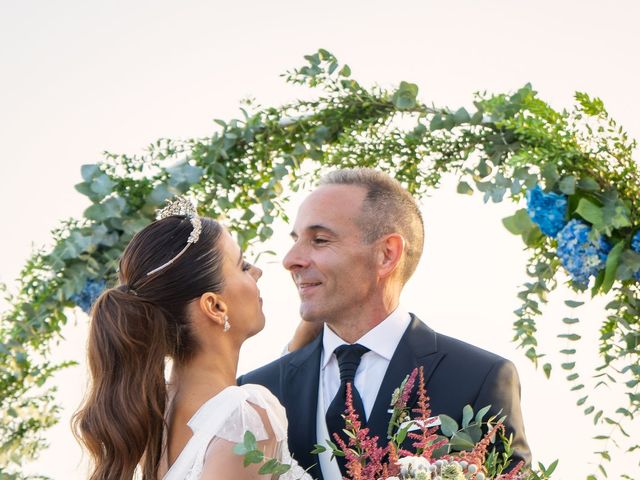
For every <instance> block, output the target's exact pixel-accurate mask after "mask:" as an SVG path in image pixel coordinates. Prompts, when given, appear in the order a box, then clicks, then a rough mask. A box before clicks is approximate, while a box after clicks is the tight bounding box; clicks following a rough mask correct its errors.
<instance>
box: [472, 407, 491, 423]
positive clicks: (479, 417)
mask: <svg viewBox="0 0 640 480" xmlns="http://www.w3.org/2000/svg"><path fill="white" fill-rule="evenodd" d="M490 409H491V405H487V406H486V407H483V408H481V409H480V410H478V413H476V419H475V421H476V423H482V420H483V419H484V416H485V415H486V414H487V412H488V411H489V410H490Z"/></svg>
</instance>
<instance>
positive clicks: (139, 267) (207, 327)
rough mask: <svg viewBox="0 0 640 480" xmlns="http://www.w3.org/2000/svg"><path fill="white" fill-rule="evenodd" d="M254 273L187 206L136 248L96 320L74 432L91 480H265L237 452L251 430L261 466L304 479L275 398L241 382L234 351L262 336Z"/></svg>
mask: <svg viewBox="0 0 640 480" xmlns="http://www.w3.org/2000/svg"><path fill="white" fill-rule="evenodd" d="M261 275H262V271H261V270H260V269H259V268H257V267H255V266H254V265H251V264H250V263H248V262H246V261H245V260H244V259H243V256H242V252H241V250H240V248H239V247H238V245H237V244H236V243H235V242H234V241H233V239H232V238H231V236H230V234H229V233H228V232H227V231H226V230H225V229H224V228H223V227H222V226H221V225H220V224H219V223H217V222H216V221H214V220H211V219H208V218H200V217H198V216H197V215H196V213H195V209H194V208H193V206H192V205H191V204H190V203H189V202H188V201H187V200H184V199H179V200H177V201H176V202H174V203H172V204H170V205H169V206H168V207H166V208H165V209H163V210H162V211H161V212H160V214H159V220H157V221H156V222H154V223H152V224H151V225H149V226H147V227H146V228H144V229H143V230H142V231H140V232H139V233H138V234H137V235H136V236H135V237H134V238H133V239H132V240H131V242H130V243H129V245H128V246H127V248H126V250H125V251H124V253H123V255H122V258H121V259H120V267H119V279H120V285H119V286H117V287H115V288H111V289H109V290H107V291H105V292H104V293H103V294H102V295H101V296H100V298H99V299H98V300H97V302H96V303H95V305H94V307H93V310H92V313H91V327H90V332H89V343H88V356H89V367H90V372H91V380H92V381H91V385H90V389H89V392H88V393H87V396H86V398H85V401H84V403H83V405H82V408H81V409H80V410H79V411H78V412H77V413H76V415H75V418H74V426H75V431H76V433H77V436H78V437H79V439H80V441H81V442H82V443H83V444H84V446H85V447H86V448H87V450H88V451H89V453H90V455H91V457H92V460H93V466H92V472H91V475H90V478H91V479H92V480H105V479H132V478H134V475H135V476H136V477H138V476H141V477H142V478H143V479H145V480H147V479H149V480H152V479H153V480H156V479H164V480H177V479H203V480H205V479H206V480H216V479H231V478H233V479H242V480H245V479H246V480H249V479H266V478H270V476H269V475H260V474H259V473H258V469H259V465H255V464H254V465H251V466H249V467H246V468H245V467H244V466H243V458H242V457H241V456H238V455H236V454H234V453H233V446H234V445H235V443H238V442H241V441H242V439H243V436H244V433H245V431H247V430H250V431H251V432H253V433H254V435H255V436H256V439H257V440H258V448H259V449H260V450H262V451H263V452H264V454H265V456H266V457H271V458H276V459H277V460H279V461H280V462H283V463H289V464H292V468H291V469H290V470H289V471H288V472H287V473H285V474H284V475H282V476H281V477H280V478H282V479H304V480H309V479H310V478H311V477H310V476H309V475H308V474H306V473H305V472H304V470H303V469H302V468H301V467H300V466H298V465H297V463H296V462H295V460H292V459H291V456H290V454H289V450H288V447H287V419H286V416H285V412H284V408H283V407H282V406H281V405H280V403H279V402H278V400H277V399H276V398H275V397H274V396H273V395H272V394H271V393H270V392H269V391H268V390H267V389H265V388H264V387H262V386H258V385H244V386H237V385H236V369H237V365H238V356H239V352H240V347H241V346H242V343H243V342H244V341H245V340H246V339H247V338H249V337H251V336H252V335H255V334H256V333H258V332H259V331H260V330H262V328H263V327H264V322H265V319H264V314H263V312H262V299H261V298H260V292H259V290H258V287H257V280H258V279H259V278H260V276H261ZM299 341H301V340H300V339H299V338H294V342H299ZM167 358H170V359H171V360H172V371H171V375H170V379H169V381H168V382H167V381H166V380H165V360H166V359H167Z"/></svg>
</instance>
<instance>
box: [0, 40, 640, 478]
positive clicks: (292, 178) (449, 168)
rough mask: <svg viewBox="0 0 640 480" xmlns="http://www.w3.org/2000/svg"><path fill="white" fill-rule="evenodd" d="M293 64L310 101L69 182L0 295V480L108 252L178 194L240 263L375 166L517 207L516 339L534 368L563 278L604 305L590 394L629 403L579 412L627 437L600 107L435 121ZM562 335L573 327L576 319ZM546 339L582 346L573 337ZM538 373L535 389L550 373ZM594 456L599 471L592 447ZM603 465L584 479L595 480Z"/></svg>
mask: <svg viewBox="0 0 640 480" xmlns="http://www.w3.org/2000/svg"><path fill="white" fill-rule="evenodd" d="M305 59H306V62H307V63H306V64H305V65H304V66H303V67H301V68H299V69H296V70H293V71H290V72H287V73H286V74H285V78H286V81H287V82H289V83H292V84H300V85H304V86H307V87H311V88H319V89H320V92H321V93H320V95H319V96H318V98H317V99H315V100H310V101H296V102H293V103H291V104H288V105H284V106H281V107H279V108H260V107H256V106H254V105H252V104H251V103H249V102H248V103H247V106H248V110H250V112H248V111H247V110H245V109H241V110H242V113H243V118H242V119H239V120H231V121H229V122H226V121H222V120H216V122H217V123H218V124H219V126H220V129H219V130H218V131H217V132H215V133H214V134H213V135H212V136H211V137H208V138H199V139H190V140H187V141H180V142H178V141H173V140H167V139H163V140H159V141H158V142H156V143H155V144H153V145H151V146H150V147H149V148H148V150H147V151H146V153H145V154H143V155H140V156H127V155H112V154H106V158H105V159H104V160H103V161H102V162H100V163H98V164H94V165H84V166H83V167H82V170H81V173H82V179H83V181H82V182H81V183H79V184H78V185H76V189H77V190H78V191H79V192H80V193H82V194H83V195H86V196H87V197H88V198H89V199H90V200H91V202H92V205H91V206H90V207H89V208H87V209H86V210H85V212H84V217H83V218H82V219H79V220H68V221H66V222H63V223H62V224H61V226H60V227H59V228H58V229H57V230H55V231H54V232H53V237H54V240H55V246H54V247H53V248H52V249H51V250H50V251H37V252H35V253H34V254H33V256H32V257H31V258H30V259H29V261H28V262H27V263H26V265H25V267H24V268H23V270H22V272H21V274H20V278H19V280H18V287H19V288H18V291H17V293H15V294H9V293H6V296H7V299H8V301H9V303H10V309H9V310H8V311H6V312H4V313H3V314H2V324H1V326H0V399H1V402H0V404H1V406H0V476H1V477H3V478H21V477H22V475H21V474H20V467H21V465H22V464H23V462H24V461H25V460H28V459H32V458H34V457H35V456H36V455H37V453H38V451H39V450H40V449H42V448H44V446H45V445H44V443H43V440H42V433H43V430H44V429H46V428H48V427H50V426H51V425H53V424H54V423H55V422H56V421H57V415H58V413H59V411H58V407H57V406H56V404H55V402H54V399H55V388H53V387H51V386H50V384H49V383H50V382H49V381H50V379H51V377H52V376H53V375H54V374H55V372H56V371H58V370H60V369H62V368H65V367H68V366H69V365H70V363H69V362H64V363H55V362H52V361H51V360H50V359H49V358H48V354H49V351H50V350H49V349H50V345H51V344H52V342H54V341H57V340H59V338H60V331H61V328H62V326H63V325H64V324H65V323H66V321H67V313H68V309H69V308H73V307H75V306H76V305H77V306H81V307H82V308H83V309H84V310H88V309H89V307H90V305H91V302H92V301H93V300H94V299H95V297H96V296H97V295H98V294H99V293H100V291H102V290H103V289H104V288H105V286H106V285H112V284H114V282H115V281H116V267H117V260H118V258H119V257H120V254H121V252H122V251H123V248H124V246H125V245H126V244H127V242H128V241H129V240H130V239H131V237H132V236H133V234H134V233H135V232H137V231H138V230H140V229H141V228H142V227H144V226H145V225H147V224H148V223H150V222H151V221H152V219H153V215H154V212H155V211H156V209H157V208H158V207H160V206H161V205H163V204H164V202H165V200H166V199H168V198H170V197H171V196H173V195H176V194H183V193H189V194H190V195H193V196H194V197H195V198H196V200H197V201H198V202H199V205H200V214H202V215H205V216H210V217H220V216H226V217H228V218H230V219H231V220H232V222H230V225H231V229H232V230H233V231H234V232H235V233H236V235H237V236H238V239H239V242H240V243H241V245H242V246H243V248H250V247H251V246H252V245H254V244H256V243H257V242H262V241H264V240H266V239H268V238H269V237H270V236H271V235H272V233H273V231H272V229H271V227H270V225H271V224H272V222H273V221H274V219H275V218H276V217H280V218H284V217H285V214H284V208H283V205H284V204H285V202H286V201H287V198H286V196H285V194H284V192H285V191H286V189H285V187H287V188H289V189H292V190H293V191H295V190H297V189H298V188H300V187H308V186H309V183H310V182H311V181H312V180H313V179H315V178H317V176H318V175H319V173H320V172H321V171H322V170H325V169H328V168H331V167H347V166H369V167H376V168H379V169H382V170H384V171H386V172H388V173H390V174H392V175H394V176H395V177H396V178H397V179H398V180H399V181H401V182H402V183H403V184H404V185H405V186H406V187H407V188H408V190H409V191H411V192H412V193H414V194H415V195H418V196H420V195H423V194H424V193H425V192H427V191H429V190H431V189H434V188H437V187H438V186H439V184H440V181H441V179H442V177H443V176H444V175H446V174H454V175H456V176H457V177H458V178H459V183H458V192H459V193H462V194H472V193H474V192H476V191H477V192H480V193H481V194H483V197H484V200H485V202H487V201H489V200H491V201H492V202H500V201H502V200H503V199H505V198H508V199H510V200H512V201H513V202H515V203H518V204H521V203H522V200H523V199H525V197H526V200H527V208H522V209H520V210H518V211H517V212H516V213H515V214H514V215H513V216H511V217H509V218H506V219H504V225H505V227H506V228H507V229H509V231H511V232H512V233H514V234H517V235H520V236H521V237H522V239H523V240H524V242H525V244H526V246H527V248H528V250H529V252H530V259H529V262H528V264H527V274H528V276H529V277H530V279H531V280H530V281H529V282H527V283H525V285H524V286H523V288H522V291H521V292H520V293H519V294H518V297H519V299H520V300H521V301H522V305H521V307H520V308H519V309H518V310H516V312H515V313H516V317H517V319H516V320H515V322H514V331H515V336H514V341H515V342H516V343H517V344H518V346H519V347H522V348H523V349H524V351H525V354H526V356H527V357H528V358H530V359H531V360H532V361H533V362H535V363H536V365H538V363H539V362H540V360H541V359H542V358H543V356H544V354H543V353H541V352H540V351H539V349H538V340H537V338H536V319H537V318H538V317H539V316H540V315H541V304H543V303H545V302H546V298H547V295H548V294H549V293H550V292H551V291H553V289H554V288H555V287H556V286H557V285H558V282H559V281H562V280H563V279H565V278H566V277H565V276H564V274H563V273H562V272H563V271H564V272H567V273H568V274H569V277H568V278H569V280H568V285H569V286H570V287H571V288H572V289H573V290H575V291H576V292H581V291H584V290H585V289H587V288H591V292H592V294H593V295H601V294H605V293H607V292H612V293H611V294H612V295H613V300H612V301H611V302H610V303H609V304H608V305H607V310H608V315H607V318H606V320H605V321H604V322H603V324H602V327H601V330H600V332H601V335H600V349H599V355H600V357H601V359H602V365H601V366H600V367H598V368H597V370H596V376H597V377H598V378H599V383H598V385H603V384H604V385H607V384H611V383H614V382H621V381H622V382H624V383H625V385H626V397H627V398H626V399H625V401H624V402H623V405H622V406H621V407H620V408H619V409H618V410H617V412H615V413H614V412H604V411H603V410H601V409H599V408H597V405H595V404H594V403H591V401H590V396H589V394H586V393H585V395H584V396H582V397H580V399H579V400H578V402H577V403H578V405H579V406H580V407H582V408H584V412H585V414H587V415H592V416H593V421H594V424H595V425H596V426H602V427H607V428H609V431H610V433H607V434H603V435H600V436H599V437H597V438H600V439H602V440H605V441H614V442H615V441H616V440H615V438H623V437H629V434H628V432H627V431H626V430H625V428H626V426H627V425H629V424H631V422H632V421H633V420H634V418H635V415H637V414H638V410H639V408H640V394H639V393H638V385H639V383H640V361H639V360H640V358H639V357H640V348H639V344H640V320H639V319H640V253H639V252H640V234H639V233H638V229H639V227H640V172H639V170H638V166H637V164H636V163H635V162H634V161H633V159H632V152H633V150H634V148H635V146H636V144H635V142H634V141H633V140H631V139H629V138H628V137H627V135H626V133H625V132H624V131H623V130H622V128H620V127H619V126H618V125H617V124H616V123H615V121H614V120H613V119H611V118H610V117H609V115H608V114H607V112H606V110H605V108H604V105H603V104H602V102H601V101H600V100H599V99H597V98H590V97H589V96H588V95H586V94H584V93H577V94H576V100H577V105H576V106H575V108H574V109H573V110H571V111H562V112H558V111H555V110H554V109H552V108H551V107H550V106H549V105H548V104H546V103H545V102H544V101H542V100H541V99H539V98H538V97H537V95H536V92H534V91H533V89H532V88H531V86H530V85H526V86H524V87H523V88H521V89H520V90H518V91H517V92H516V93H514V94H512V95H506V94H504V95H486V94H482V95H480V94H477V95H476V98H475V101H474V106H475V111H473V112H468V111H467V110H466V109H464V108H459V109H449V108H439V107H434V106H428V105H426V104H423V103H421V102H419V100H418V98H417V95H418V87H417V86H416V85H414V84H411V83H407V82H401V83H400V86H399V87H398V88H397V89H395V90H386V89H383V88H381V87H377V86H374V87H371V88H366V87H364V86H362V85H361V84H360V83H358V82H357V81H356V80H354V79H352V78H351V71H350V69H349V67H348V66H347V65H340V64H339V63H338V61H337V59H336V58H335V57H334V56H333V55H332V54H331V53H329V52H327V51H326V50H319V51H318V52H317V53H315V54H313V55H308V56H306V57H305ZM251 110H253V111H251ZM407 125H408V127H407ZM565 303H566V304H567V305H568V306H569V307H573V308H577V307H579V306H580V305H581V303H580V302H576V301H573V300H571V299H569V300H567V301H566V302H565ZM563 321H564V323H566V324H567V325H568V326H569V328H573V329H574V330H576V325H577V324H578V322H579V319H578V318H565V319H564V320H563ZM560 336H561V337H563V338H566V339H567V341H568V342H576V341H578V340H579V339H580V336H579V334H578V333H575V331H570V332H569V333H566V334H562V335H560ZM575 351H576V350H575V349H574V348H567V349H563V350H562V351H561V353H562V354H563V355H566V356H567V358H568V359H569V360H567V361H566V362H563V363H562V364H561V365H560V366H561V368H562V369H564V370H567V375H568V376H567V379H568V381H569V382H570V385H571V389H572V390H581V391H586V387H585V386H584V383H583V382H582V381H581V378H580V375H579V374H578V373H576V372H575V371H574V367H575V362H574V361H572V360H571V358H572V356H573V355H574V354H575ZM540 363H541V362H540ZM542 369H543V371H544V372H545V374H546V375H547V376H549V375H550V373H551V370H552V365H551V363H544V364H542ZM612 429H613V432H611V430H612ZM626 441H627V442H630V443H631V444H630V445H629V447H628V448H629V450H631V451H633V450H636V449H639V448H640V445H638V440H637V437H636V439H635V440H634V439H630V440H628V439H627V440H626ZM606 445H608V444H606ZM616 445H618V443H616ZM598 454H599V455H600V457H601V460H604V461H610V454H609V452H608V449H607V448H604V449H603V450H602V451H601V452H598ZM604 461H601V462H600V464H599V465H598V467H599V469H600V470H601V472H602V473H603V474H605V475H606V469H605V466H604V464H605V462H604ZM591 478H596V477H595V475H593V476H592V477H591ZM626 478H631V477H626Z"/></svg>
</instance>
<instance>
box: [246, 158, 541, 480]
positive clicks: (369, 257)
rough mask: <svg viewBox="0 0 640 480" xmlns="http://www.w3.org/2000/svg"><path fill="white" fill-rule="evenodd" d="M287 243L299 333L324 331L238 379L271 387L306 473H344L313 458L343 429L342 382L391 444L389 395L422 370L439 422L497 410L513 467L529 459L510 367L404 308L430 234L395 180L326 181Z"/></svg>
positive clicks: (365, 176)
mask: <svg viewBox="0 0 640 480" xmlns="http://www.w3.org/2000/svg"><path fill="white" fill-rule="evenodd" d="M291 236H292V238H293V240H294V245H293V246H292V247H291V250H289V252H288V253H287V255H286V256H285V258H284V261H283V264H284V266H285V268H286V269H287V270H289V271H290V272H291V276H292V278H293V280H294V282H295V283H296V285H297V287H298V292H299V295H300V302H301V303H300V314H301V317H302V319H303V322H302V324H303V328H302V331H303V332H304V330H305V329H306V330H307V331H312V330H313V326H314V325H315V326H317V330H320V325H322V334H321V335H318V336H317V338H315V339H314V340H313V341H311V343H309V344H308V345H306V346H304V347H303V348H301V349H299V350H296V351H294V352H293V353H290V354H288V355H286V356H284V357H282V358H280V359H278V360H276V361H275V362H272V363H270V364H268V365H266V366H264V367H262V368H259V369H257V370H255V371H253V372H250V373H248V374H246V375H244V376H243V377H241V378H240V379H239V381H240V383H259V384H262V385H265V386H266V387H267V388H269V389H270V390H271V391H272V392H273V393H274V394H275V395H276V396H277V397H278V399H279V400H280V401H281V402H282V404H283V405H284V407H285V408H286V411H287V416H288V419H289V446H290V450H291V452H292V453H293V456H294V457H295V458H296V459H297V460H298V462H299V463H300V464H301V465H302V466H304V467H305V468H308V467H311V466H312V465H313V466H312V467H311V469H310V473H311V475H312V476H313V477H315V478H319V479H324V480H330V479H331V480H333V479H338V478H341V470H340V469H342V474H344V466H343V465H342V466H339V465H338V464H337V463H336V460H335V459H334V460H331V459H330V453H325V454H321V455H319V457H316V456H314V455H311V453H310V452H311V451H312V450H313V448H314V444H315V443H320V444H323V445H326V443H325V440H326V439H329V438H332V437H331V435H330V434H332V433H334V432H338V431H339V429H340V426H339V424H338V423H336V422H337V420H336V418H335V417H336V415H337V416H338V420H339V413H340V412H341V411H343V410H344V390H345V381H349V382H352V384H353V387H354V390H353V391H354V394H353V395H354V404H355V405H356V409H357V410H358V411H359V412H360V415H361V418H362V417H363V416H364V418H365V419H366V426H367V427H368V428H369V429H370V432H371V433H372V434H374V435H378V436H379V438H380V441H381V443H382V444H384V443H386V438H387V434H386V432H387V426H388V423H389V419H390V413H389V408H390V402H391V395H392V393H393V390H394V389H395V388H396V387H398V386H399V385H400V383H401V382H402V380H403V379H404V378H405V376H406V375H407V374H409V373H410V372H411V371H412V370H413V369H414V368H415V367H419V366H423V367H424V374H425V378H426V388H427V391H428V394H429V396H430V405H431V410H432V415H434V416H436V415H439V414H446V415H449V416H450V417H453V418H454V419H456V420H457V421H458V423H459V424H460V423H461V414H462V410H463V408H464V406H465V405H467V404H470V405H471V406H472V407H473V409H474V411H478V410H479V409H480V408H482V407H485V406H487V405H491V406H492V408H491V410H490V414H492V413H494V414H495V413H498V411H500V410H502V414H503V415H507V420H506V427H507V433H508V434H510V433H513V435H514V440H513V444H512V446H513V447H514V448H515V462H516V463H517V461H519V460H520V459H523V460H525V461H526V462H527V463H530V452H529V447H528V445H527V441H526V438H525V435H524V426H523V422H522V414H521V411H520V384H519V380H518V375H517V372H516V369H515V367H514V365H513V364H512V363H511V362H509V361H507V360H505V359H503V358H501V357H499V356H497V355H494V354H492V353H489V352H486V351H484V350H481V349H479V348H477V347H474V346H472V345H469V344H466V343H464V342H461V341H459V340H456V339H453V338H450V337H447V336H444V335H440V334H438V333H436V332H434V331H433V330H431V329H430V328H429V327H427V326H426V325H425V324H424V323H422V322H421V321H420V320H419V319H418V318H417V317H416V316H415V315H413V314H409V313H408V312H407V311H406V310H404V309H403V307H402V306H400V305H399V298H400V293H401V291H402V288H403V287H404V285H405V283H406V282H407V280H409V278H410V277H411V275H412V274H413V272H414V271H415V269H416V266H417V264H418V261H419V259H420V256H421V254H422V247H423V240H424V227H423V223H422V217H421V214H420V211H419V208H418V206H417V204H416V202H415V200H414V199H413V197H412V196H411V195H410V194H409V193H408V192H407V191H406V190H404V189H403V188H402V186H401V185H400V184H399V183H398V182H397V181H396V180H394V179H392V178H391V177H389V176H387V175H386V174H384V173H381V172H378V171H376V170H371V169H346V170H337V171H334V172H332V173H330V174H328V175H327V176H325V177H323V178H322V180H321V181H320V186H319V188H317V189H316V190H315V191H314V192H312V193H311V194H310V195H309V196H308V197H307V198H306V199H305V201H304V202H303V203H302V205H301V206H300V209H299V211H298V216H297V218H296V221H295V224H294V227H293V231H292V232H291ZM304 325H306V326H304ZM297 339H299V335H296V339H294V341H297ZM345 344H347V345H351V344H355V345H354V346H346V347H345V346H342V345H345ZM293 347H294V348H295V347H296V345H294V346H293ZM354 374H355V377H354ZM338 406H339V408H338V409H337V412H336V408H337V407H338ZM342 425H344V424H342ZM314 464H315V465H314Z"/></svg>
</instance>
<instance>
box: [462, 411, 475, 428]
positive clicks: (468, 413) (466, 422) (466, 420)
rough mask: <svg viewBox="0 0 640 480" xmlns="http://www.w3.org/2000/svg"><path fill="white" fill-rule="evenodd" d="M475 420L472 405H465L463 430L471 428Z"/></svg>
mask: <svg viewBox="0 0 640 480" xmlns="http://www.w3.org/2000/svg"><path fill="white" fill-rule="evenodd" d="M472 418H473V408H471V405H465V407H464V408H463V409H462V428H463V429H464V428H467V427H468V426H469V422H471V419H472Z"/></svg>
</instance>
